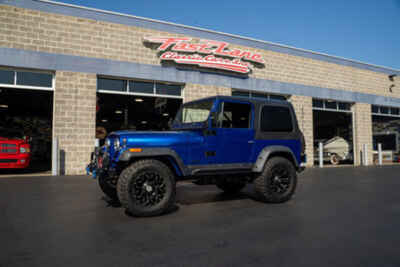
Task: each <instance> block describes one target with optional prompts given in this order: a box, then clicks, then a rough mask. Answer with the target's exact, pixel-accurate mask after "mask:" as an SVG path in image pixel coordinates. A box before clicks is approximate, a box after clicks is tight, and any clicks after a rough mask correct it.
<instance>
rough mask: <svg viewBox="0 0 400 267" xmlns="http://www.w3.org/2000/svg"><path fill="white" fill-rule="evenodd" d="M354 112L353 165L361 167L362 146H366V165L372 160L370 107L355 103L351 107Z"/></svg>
mask: <svg viewBox="0 0 400 267" xmlns="http://www.w3.org/2000/svg"><path fill="white" fill-rule="evenodd" d="M352 110H353V112H354V117H353V119H354V123H353V125H354V129H353V131H354V135H353V136H354V141H353V142H354V165H361V163H362V162H361V161H362V157H361V156H362V149H363V144H367V150H368V152H367V153H368V164H369V165H371V164H372V162H373V160H372V156H373V154H372V115H371V105H370V104H365V103H355V104H354V105H353V107H352Z"/></svg>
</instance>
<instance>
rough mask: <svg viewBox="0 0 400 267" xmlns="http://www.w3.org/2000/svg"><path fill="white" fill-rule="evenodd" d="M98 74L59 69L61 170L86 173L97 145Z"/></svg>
mask: <svg viewBox="0 0 400 267" xmlns="http://www.w3.org/2000/svg"><path fill="white" fill-rule="evenodd" d="M96 82H97V79H96V74H86V73H76V72H64V71H57V72H56V78H55V84H56V85H55V91H54V115H53V136H54V137H57V138H58V139H59V145H60V151H61V155H60V158H61V162H60V165H61V173H62V174H66V175H75V174H84V173H85V166H86V165H87V164H88V162H89V160H90V152H92V151H93V148H94V140H95V126H96Z"/></svg>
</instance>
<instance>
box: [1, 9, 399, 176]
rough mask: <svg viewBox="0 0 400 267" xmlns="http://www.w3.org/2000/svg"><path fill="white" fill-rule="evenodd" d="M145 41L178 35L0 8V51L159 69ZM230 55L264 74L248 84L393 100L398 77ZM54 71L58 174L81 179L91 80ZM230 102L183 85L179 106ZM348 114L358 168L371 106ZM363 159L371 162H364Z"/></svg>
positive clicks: (294, 59)
mask: <svg viewBox="0 0 400 267" xmlns="http://www.w3.org/2000/svg"><path fill="white" fill-rule="evenodd" d="M146 36H175V37H179V36H183V35H179V34H173V33H168V32H162V31H158V30H153V29H148V28H139V27H135V26H127V25H121V24H115V23H110V22H105V21H100V20H92V19H85V18H80V17H72V16H66V15H60V14H55V13H47V12H41V11H35V10H29V9H24V8H18V7H13V6H8V5H0V47H5V48H14V49H23V50H29V51H37V52H47V53H53V54H63V55H74V56H82V57H89V58H101V59H110V60H114V61H125V62H134V63H140V64H150V65H157V66H159V65H160V59H159V57H158V55H157V52H156V51H155V49H154V47H153V48H152V47H150V46H145V45H144V44H143V38H144V37H146ZM194 39H195V41H198V40H199V39H198V38H194ZM230 48H239V49H243V50H249V51H251V52H254V53H260V54H261V56H262V57H263V58H264V60H265V61H266V64H265V66H263V67H255V68H254V69H253V72H252V73H251V77H252V78H259V79H266V80H273V81H278V82H286V83H294V84H301V85H309V86H315V87H322V88H332V89H339V90H343V91H350V92H360V93H368V94H375V95H378V96H388V97H396V98H400V83H399V80H400V79H399V78H398V77H397V78H395V81H394V82H392V81H390V80H389V79H388V76H387V74H384V73H379V72H374V71H370V70H364V69H358V68H355V67H351V66H344V65H339V64H334V63H329V62H325V61H319V60H315V59H310V58H305V57H300V56H294V55H289V54H283V53H278V52H274V51H267V50H262V49H255V48H250V47H243V46H238V45H234V44H231V45H230ZM0 64H1V62H0ZM55 71H56V75H55V92H54V104H55V105H54V115H53V135H54V136H55V137H58V138H59V140H60V147H61V149H62V151H63V157H64V158H63V160H64V162H65V166H63V169H64V170H65V173H66V174H81V173H83V170H84V167H85V166H84V165H85V164H86V163H87V162H88V161H89V155H90V152H91V151H92V150H93V146H94V141H93V140H94V136H95V116H96V112H95V107H96V73H74V72H66V71H63V70H55ZM126 78H133V79H134V78H135V77H126ZM392 84H394V85H395V86H394V87H392V92H391V91H390V90H389V88H390V87H391V85H392ZM235 89H241V88H235ZM266 90H268V89H267V88H266ZM231 94H232V88H228V87H221V86H210V85H202V84H193V83H186V84H185V86H184V88H183V96H184V102H187V101H191V100H195V99H199V98H202V97H207V96H212V95H231ZM289 101H291V102H292V103H293V106H294V108H295V110H296V113H297V117H298V120H299V125H300V128H301V129H302V131H303V133H304V135H305V140H306V153H307V157H308V165H312V164H313V160H314V159H313V158H314V157H313V156H314V152H313V111H312V98H311V97H308V96H297V95H293V96H290V98H289ZM353 112H354V117H353V120H354V123H353V124H354V126H355V129H354V146H355V151H356V153H355V164H359V163H360V151H361V150H362V145H363V144H367V145H368V148H369V152H368V153H369V154H371V152H372V151H371V148H372V126H371V105H369V104H364V103H355V104H354V105H353ZM368 158H369V161H372V154H371V155H369V157H368Z"/></svg>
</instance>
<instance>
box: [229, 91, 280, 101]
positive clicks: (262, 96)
mask: <svg viewBox="0 0 400 267" xmlns="http://www.w3.org/2000/svg"><path fill="white" fill-rule="evenodd" d="M232 96H241V97H249V98H259V99H273V100H286V99H287V96H284V95H272V94H267V93H253V92H246V91H241V90H235V89H234V90H232Z"/></svg>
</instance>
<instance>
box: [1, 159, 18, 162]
mask: <svg viewBox="0 0 400 267" xmlns="http://www.w3.org/2000/svg"><path fill="white" fill-rule="evenodd" d="M17 161H18V160H17V159H0V163H17Z"/></svg>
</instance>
